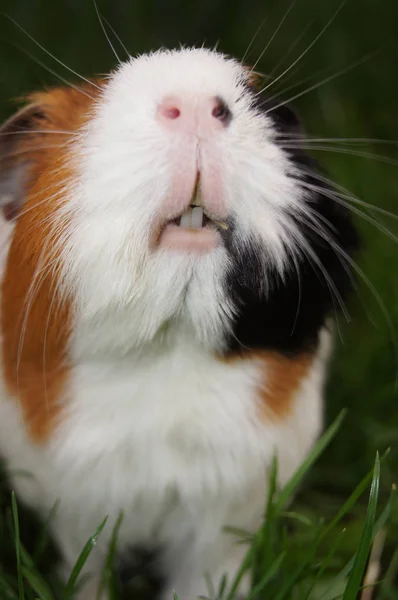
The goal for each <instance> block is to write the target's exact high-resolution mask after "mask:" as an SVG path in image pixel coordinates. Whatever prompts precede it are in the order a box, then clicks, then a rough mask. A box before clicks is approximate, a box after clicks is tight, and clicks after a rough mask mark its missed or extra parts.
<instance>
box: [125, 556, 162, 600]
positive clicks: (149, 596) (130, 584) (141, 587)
mask: <svg viewBox="0 0 398 600" xmlns="http://www.w3.org/2000/svg"><path fill="white" fill-rule="evenodd" d="M160 561H161V550H160V548H146V547H144V546H133V547H130V548H127V549H126V550H124V552H123V553H122V554H120V556H119V557H118V561H117V567H116V573H117V581H118V587H119V590H118V591H119V594H118V598H119V599H120V600H157V599H158V598H160V597H161V593H162V591H163V588H164V585H165V583H166V578H165V576H164V575H163V574H162V569H161V564H160Z"/></svg>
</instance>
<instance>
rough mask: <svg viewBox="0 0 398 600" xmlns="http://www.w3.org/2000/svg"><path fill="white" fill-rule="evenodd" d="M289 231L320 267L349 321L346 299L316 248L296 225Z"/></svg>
mask: <svg viewBox="0 0 398 600" xmlns="http://www.w3.org/2000/svg"><path fill="white" fill-rule="evenodd" d="M288 231H289V233H290V235H291V236H292V239H293V240H294V241H295V243H296V244H298V246H299V247H300V249H301V250H302V251H303V252H304V253H305V255H306V256H307V258H308V260H309V262H310V264H312V265H316V266H317V268H318V269H319V272H320V273H321V274H322V275H323V277H324V279H325V282H326V284H327V286H328V288H329V290H330V292H331V294H332V298H333V294H334V297H335V298H336V300H337V302H338V303H339V306H340V309H341V312H342V314H343V315H344V317H345V319H346V321H347V322H349V321H350V320H351V318H350V315H349V312H348V310H347V307H346V305H345V303H344V300H343V298H342V296H341V294H340V292H339V290H338V289H337V286H336V284H335V282H334V281H333V279H332V278H331V277H330V275H329V273H328V272H327V270H326V269H325V266H324V265H323V263H322V261H321V260H320V259H319V257H318V256H317V255H316V253H315V252H314V250H313V249H312V248H311V246H310V245H309V244H308V242H307V240H306V239H305V238H304V237H303V235H302V234H301V233H300V232H298V230H297V228H296V227H295V226H294V225H293V226H292V227H288ZM315 272H316V271H315Z"/></svg>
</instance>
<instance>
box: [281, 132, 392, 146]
mask: <svg viewBox="0 0 398 600" xmlns="http://www.w3.org/2000/svg"><path fill="white" fill-rule="evenodd" d="M282 137H283V138H284V137H286V138H287V139H288V140H291V141H294V142H297V143H300V142H306V143H308V142H311V143H312V142H315V143H318V142H319V143H324V142H330V143H334V142H336V143H345V144H389V145H393V146H398V141H397V140H385V139H381V138H362V137H349V138H338V137H334V138H333V137H324V138H319V137H318V138H317V137H311V136H308V135H302V136H300V135H297V134H295V133H292V134H289V133H284V134H283V136H282Z"/></svg>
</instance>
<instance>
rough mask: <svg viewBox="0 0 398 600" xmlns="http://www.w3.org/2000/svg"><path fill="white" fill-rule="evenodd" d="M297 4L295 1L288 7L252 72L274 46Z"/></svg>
mask: <svg viewBox="0 0 398 600" xmlns="http://www.w3.org/2000/svg"><path fill="white" fill-rule="evenodd" d="M296 3H297V0H293V2H292V3H291V4H290V6H289V7H288V9H287V11H286V12H285V14H284V15H283V17H282V19H281V21H280V23H279V25H278V27H277V28H276V29H275V31H274V33H273V35H272V36H271V39H270V40H269V42H268V43H267V45H266V46H265V48H264V50H263V51H262V52H261V54H260V56H259V57H258V59H257V60H256V62H255V63H254V65H253V67H252V69H251V72H252V71H254V69H255V68H256V67H257V65H258V63H259V62H260V60H261V59H262V58H263V56H264V54H265V53H266V52H267V50H268V48H269V47H270V45H271V44H272V42H273V41H274V39H275V37H276V36H277V35H278V32H279V30H280V28H281V27H282V25H283V23H284V22H285V21H286V19H287V17H288V16H289V14H290V12H291V10H292V9H293V7H294V5H295V4H296Z"/></svg>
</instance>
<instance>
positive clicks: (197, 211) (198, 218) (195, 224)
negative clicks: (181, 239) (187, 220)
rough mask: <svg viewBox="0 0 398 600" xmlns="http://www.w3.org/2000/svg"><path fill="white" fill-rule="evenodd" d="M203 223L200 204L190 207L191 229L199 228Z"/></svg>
mask: <svg viewBox="0 0 398 600" xmlns="http://www.w3.org/2000/svg"><path fill="white" fill-rule="evenodd" d="M202 224H203V208H202V207H201V206H195V208H193V209H192V220H191V227H192V229H201V228H202Z"/></svg>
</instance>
